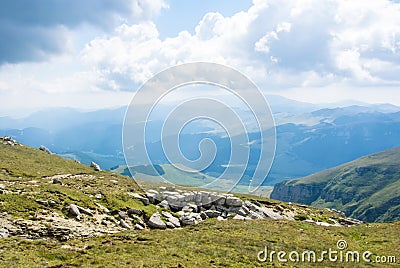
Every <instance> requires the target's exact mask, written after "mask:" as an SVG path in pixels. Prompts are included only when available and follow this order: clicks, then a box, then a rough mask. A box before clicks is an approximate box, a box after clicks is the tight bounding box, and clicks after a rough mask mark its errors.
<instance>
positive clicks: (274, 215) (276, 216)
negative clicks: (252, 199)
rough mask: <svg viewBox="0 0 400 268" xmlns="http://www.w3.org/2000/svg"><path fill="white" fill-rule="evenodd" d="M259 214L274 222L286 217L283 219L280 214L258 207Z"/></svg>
mask: <svg viewBox="0 0 400 268" xmlns="http://www.w3.org/2000/svg"><path fill="white" fill-rule="evenodd" d="M259 211H260V212H262V213H263V214H264V215H265V216H266V217H268V218H271V219H274V220H283V219H285V218H286V217H283V216H282V215H281V214H279V213H277V212H275V211H273V210H272V209H271V208H266V207H260V209H259Z"/></svg>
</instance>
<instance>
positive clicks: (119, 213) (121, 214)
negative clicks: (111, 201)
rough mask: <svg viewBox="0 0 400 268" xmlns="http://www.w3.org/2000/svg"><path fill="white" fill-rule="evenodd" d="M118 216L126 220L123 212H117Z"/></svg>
mask: <svg viewBox="0 0 400 268" xmlns="http://www.w3.org/2000/svg"><path fill="white" fill-rule="evenodd" d="M118 216H119V217H120V218H121V219H123V220H126V218H127V217H128V215H127V214H126V213H125V212H123V211H118Z"/></svg>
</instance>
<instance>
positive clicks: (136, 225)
mask: <svg viewBox="0 0 400 268" xmlns="http://www.w3.org/2000/svg"><path fill="white" fill-rule="evenodd" d="M134 228H135V229H136V230H144V227H143V226H142V225H140V224H135V226H134Z"/></svg>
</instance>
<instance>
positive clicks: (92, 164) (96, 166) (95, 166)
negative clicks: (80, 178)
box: [90, 162, 101, 171]
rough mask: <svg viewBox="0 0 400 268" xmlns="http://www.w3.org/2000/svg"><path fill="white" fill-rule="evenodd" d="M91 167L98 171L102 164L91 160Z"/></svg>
mask: <svg viewBox="0 0 400 268" xmlns="http://www.w3.org/2000/svg"><path fill="white" fill-rule="evenodd" d="M90 167H92V168H93V169H94V170H96V171H101V168H100V166H99V165H98V164H96V163H95V162H90Z"/></svg>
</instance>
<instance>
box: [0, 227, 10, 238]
mask: <svg viewBox="0 0 400 268" xmlns="http://www.w3.org/2000/svg"><path fill="white" fill-rule="evenodd" d="M8 236H9V232H8V230H7V229H5V228H1V229H0V238H7V237H8Z"/></svg>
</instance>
